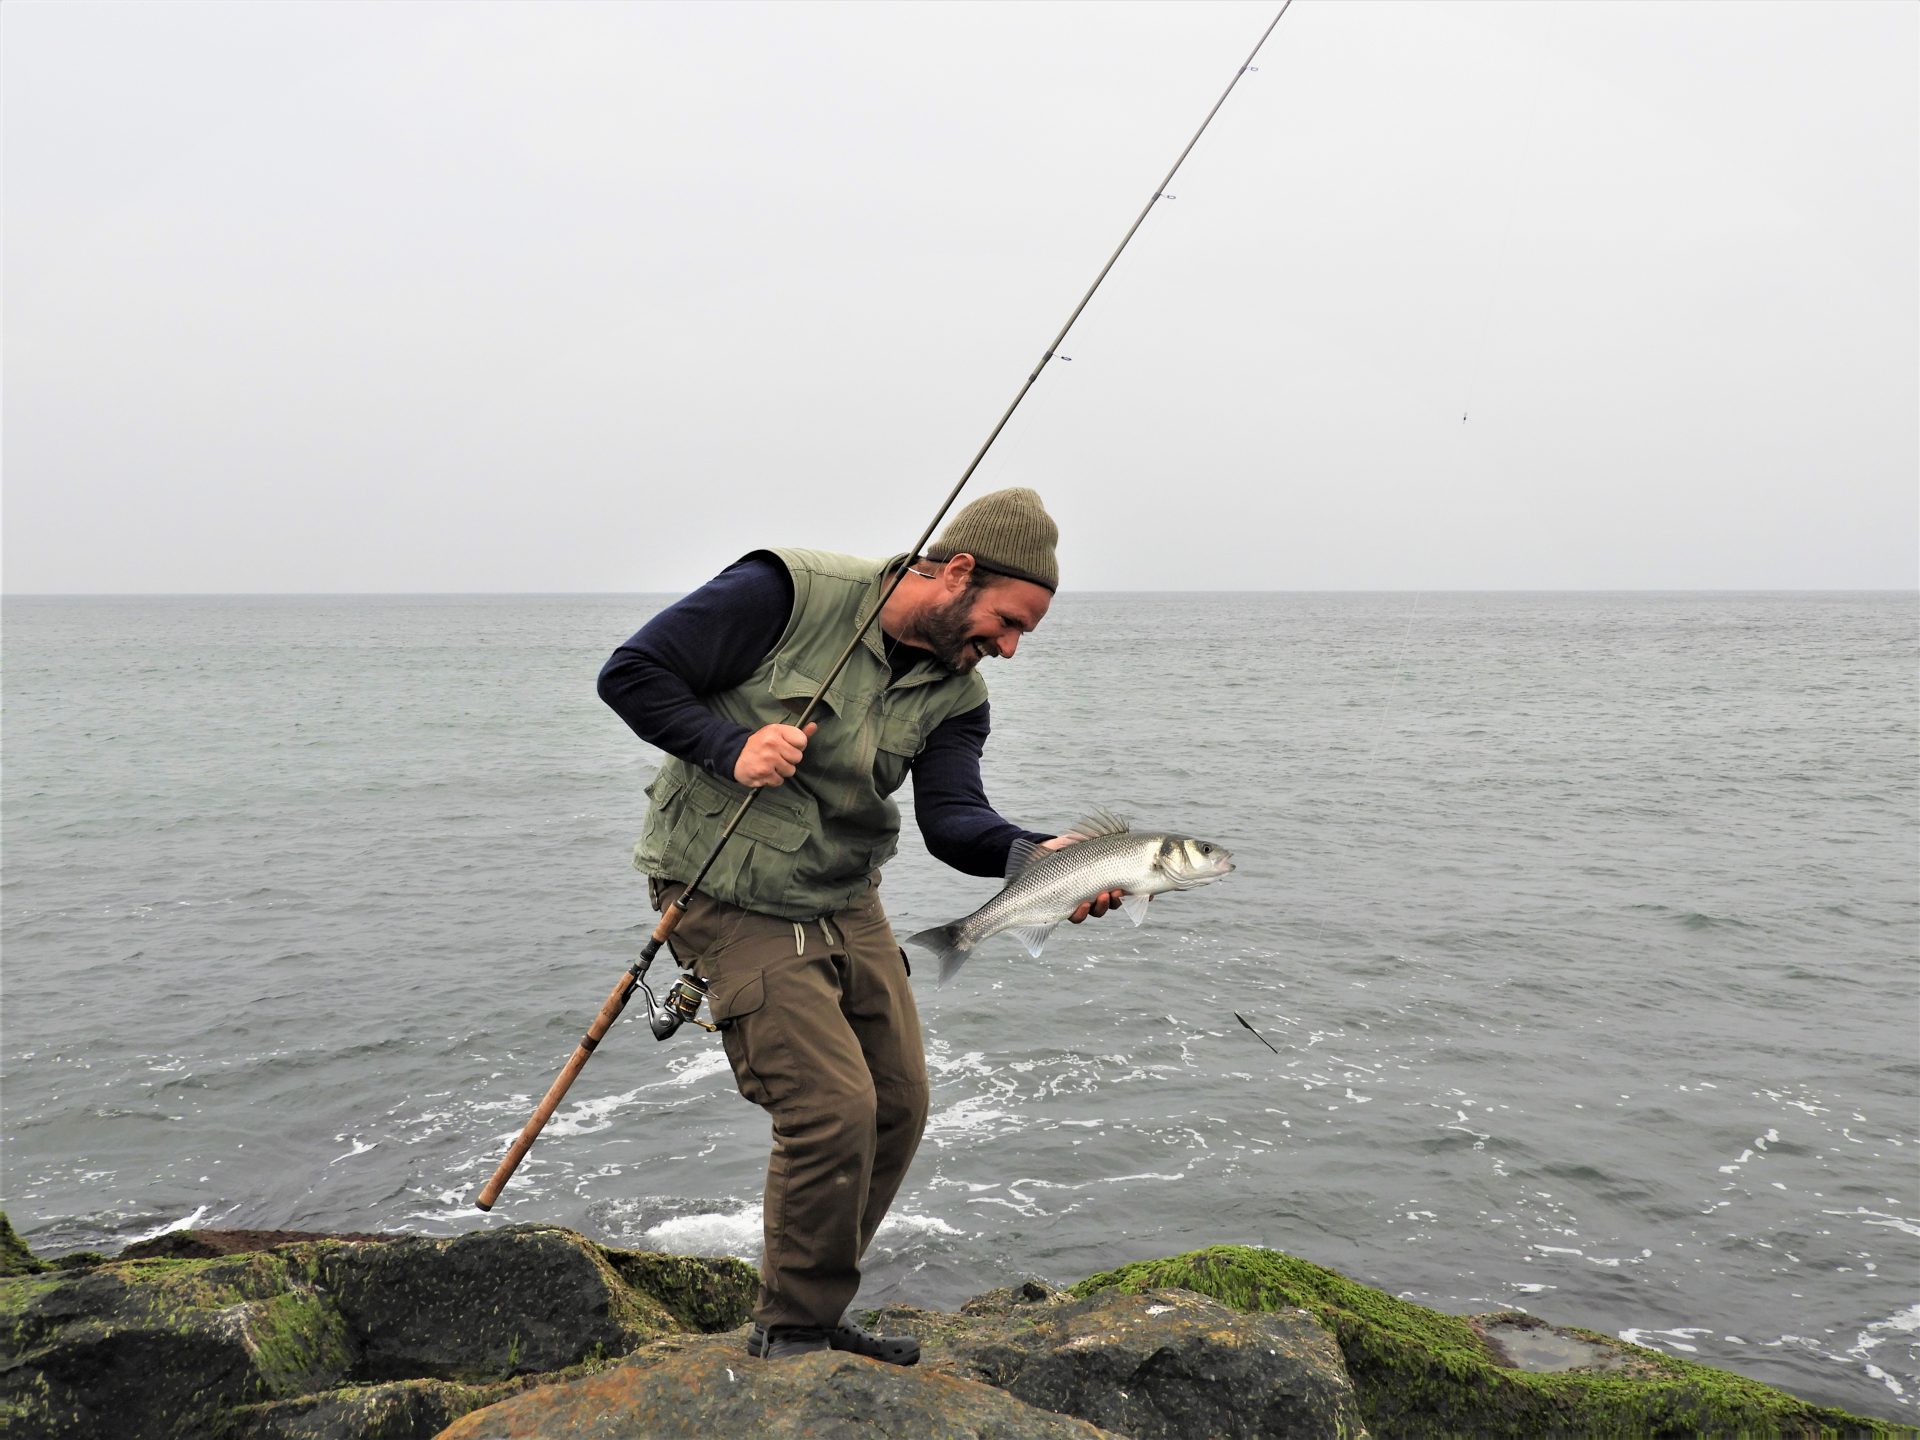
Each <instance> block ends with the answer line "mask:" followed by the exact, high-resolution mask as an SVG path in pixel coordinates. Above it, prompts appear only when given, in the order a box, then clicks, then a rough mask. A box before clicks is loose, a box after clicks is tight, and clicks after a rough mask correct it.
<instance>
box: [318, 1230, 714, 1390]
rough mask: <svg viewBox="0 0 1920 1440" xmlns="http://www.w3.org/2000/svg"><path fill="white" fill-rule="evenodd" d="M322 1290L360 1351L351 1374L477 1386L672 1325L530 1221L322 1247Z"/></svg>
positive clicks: (581, 1249) (614, 1277)
mask: <svg viewBox="0 0 1920 1440" xmlns="http://www.w3.org/2000/svg"><path fill="white" fill-rule="evenodd" d="M316 1259H317V1265H316V1274H317V1277H318V1282H319V1284H320V1285H321V1287H322V1288H323V1289H324V1290H325V1291H326V1292H327V1294H328V1295H329V1296H330V1298H331V1300H332V1302H333V1304H334V1305H335V1306H336V1307H337V1308H338V1309H339V1311H340V1314H341V1315H342V1316H343V1317H344V1318H345V1320H346V1322H347V1325H348V1327H349V1328H350V1329H351V1330H352V1332H353V1334H354V1337H355V1338H356V1340H358V1342H359V1345H360V1356H359V1363H358V1364H357V1365H356V1366H355V1378H357V1379H363V1380H405V1379H415V1378H422V1377H425V1378H432V1379H440V1380H478V1379H493V1378H504V1377H508V1376H513V1375H527V1374H533V1373H536V1372H538V1371H543V1370H564V1369H565V1368H566V1367H567V1366H569V1365H577V1364H579V1363H580V1362H581V1361H583V1360H586V1359H588V1358H589V1357H594V1356H599V1357H608V1358H610V1357H613V1356H618V1355H624V1354H626V1353H627V1351H629V1350H631V1349H633V1348H634V1347H635V1346H636V1345H638V1344H640V1343H641V1342H642V1341H644V1340H647V1339H650V1338H651V1337H652V1336H654V1335H657V1334H659V1333H660V1332H661V1331H662V1330H668V1329H674V1328H677V1327H676V1325H675V1321H674V1319H673V1317H672V1315H671V1314H670V1313H669V1312H668V1311H667V1309H666V1308H665V1307H664V1306H663V1305H661V1304H660V1302H659V1301H657V1300H654V1299H653V1298H652V1297H651V1296H646V1295H641V1294H636V1293H635V1292H634V1291H632V1290H631V1289H630V1288H629V1287H628V1286H627V1285H626V1284H625V1283H623V1282H622V1281H621V1279H620V1278H619V1276H618V1274H617V1273H616V1272H615V1271H614V1269H613V1267H612V1265H611V1264H610V1263H609V1262H608V1261H607V1259H606V1258H605V1256H604V1255H603V1254H602V1253H601V1251H600V1247H599V1246H597V1245H594V1244H593V1243H592V1242H591V1241H588V1240H585V1239H583V1238H582V1237H580V1236H578V1235H575V1234H573V1233H572V1232H571V1231H566V1230H559V1229H553V1228H548V1227H543V1226H536V1225H525V1226H522V1225H515V1226H508V1227H505V1228H502V1229H499V1230H483V1231H474V1232H472V1233H470V1234H467V1235H462V1236H460V1237H459V1238H458V1239H454V1240H428V1239H423V1238H420V1237H417V1236H413V1237H407V1238H404V1239H399V1240H393V1241H389V1242H387V1243H385V1244H380V1245H339V1246H328V1247H326V1248H325V1249H324V1250H322V1251H321V1252H319V1254H318V1255H317V1257H316Z"/></svg>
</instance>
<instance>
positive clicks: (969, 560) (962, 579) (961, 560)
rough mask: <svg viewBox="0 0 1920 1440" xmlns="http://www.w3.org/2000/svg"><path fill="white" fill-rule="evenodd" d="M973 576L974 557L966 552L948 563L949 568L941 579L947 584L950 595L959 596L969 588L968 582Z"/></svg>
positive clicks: (941, 573)
mask: <svg viewBox="0 0 1920 1440" xmlns="http://www.w3.org/2000/svg"><path fill="white" fill-rule="evenodd" d="M972 574H973V556H971V555H969V554H967V553H966V552H965V551H964V550H963V551H961V552H960V553H959V554H958V555H955V556H954V557H952V558H951V559H950V560H948V561H947V568H946V569H945V570H943V571H941V572H940V578H941V579H943V580H945V581H946V582H947V589H948V591H949V592H950V593H952V594H955V595H958V594H959V593H960V592H961V591H962V590H965V589H966V588H967V581H968V579H969V578H970V577H971V576H972Z"/></svg>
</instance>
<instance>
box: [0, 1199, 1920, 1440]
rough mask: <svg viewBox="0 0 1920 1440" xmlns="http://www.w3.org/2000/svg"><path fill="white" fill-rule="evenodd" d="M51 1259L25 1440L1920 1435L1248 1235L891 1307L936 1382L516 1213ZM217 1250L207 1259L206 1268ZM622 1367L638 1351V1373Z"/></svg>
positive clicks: (23, 1406)
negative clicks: (775, 1346) (796, 1351)
mask: <svg viewBox="0 0 1920 1440" xmlns="http://www.w3.org/2000/svg"><path fill="white" fill-rule="evenodd" d="M282 1234H284V1232H271V1231H269V1232H215V1233H213V1234H212V1235H208V1234H206V1233H203V1234H201V1235H200V1236H197V1237H196V1236H195V1235H194V1234H193V1233H192V1232H182V1235H181V1237H180V1238H178V1239H175V1238H174V1237H161V1238H162V1239H166V1240H168V1241H169V1244H170V1248H172V1249H173V1250H174V1255H173V1257H172V1258H160V1257H149V1258H128V1257H126V1256H121V1257H119V1258H117V1259H113V1260H105V1261H99V1262H97V1263H94V1262H87V1263H83V1264H81V1265H80V1268H71V1269H55V1268H49V1267H47V1266H45V1265H44V1264H43V1263H42V1262H40V1261H39V1260H37V1259H36V1258H35V1257H34V1256H33V1254H32V1252H31V1251H30V1250H28V1249H27V1247H26V1246H25V1245H23V1244H21V1243H20V1242H19V1239H18V1237H17V1236H13V1235H12V1232H11V1230H10V1229H7V1228H6V1227H5V1225H4V1219H3V1217H0V1261H4V1262H5V1263H6V1264H7V1266H8V1267H9V1268H10V1269H11V1272H12V1273H10V1274H9V1275H7V1276H5V1277H4V1278H0V1434H5V1435H6V1436H8V1437H12V1436H14V1435H19V1436H21V1437H23V1440H25V1437H32V1440H92V1437H100V1440H428V1437H430V1436H432V1435H434V1434H435V1433H437V1432H439V1431H440V1430H441V1429H442V1428H443V1427H450V1428H448V1429H447V1430H446V1433H447V1434H448V1436H449V1437H466V1440H481V1437H486V1440H505V1437H508V1436H514V1435H540V1436H543V1437H545V1436H555V1437H558V1436H581V1437H602V1440H612V1437H619V1436H647V1437H661V1440H671V1437H674V1436H694V1435H698V1436H703V1437H705V1436H714V1437H727V1440H731V1437H735V1436H739V1437H748V1436H768V1437H781V1436H788V1435H792V1436H796V1437H797V1436H800V1435H803V1434H804V1435H813V1436H821V1437H833V1436H842V1435H845V1436H901V1437H908V1436H910V1437H913V1440H926V1437H935V1440H937V1437H955V1440H960V1437H1004V1440H1020V1437H1028V1436H1032V1437H1063V1436H1077V1437H1082V1440H1085V1437H1097V1436H1101V1435H1109V1436H1116V1437H1125V1440H1186V1437H1195V1440H1198V1437H1201V1436H1205V1437H1208V1440H1212V1437H1222V1440H1225V1437H1235V1436H1255V1435H1261V1436H1278V1435H1286V1436H1355V1437H1357V1436H1360V1435H1362V1434H1364V1433H1366V1431H1364V1430H1362V1429H1361V1426H1362V1425H1364V1426H1366V1427H1367V1429H1368V1430H1370V1431H1371V1432H1372V1433H1373V1434H1374V1435H1376V1436H1388V1435H1392V1436H1416V1437H1417V1436H1429V1435H1433V1436H1437V1435H1475V1436H1528V1437H1531V1436H1534V1435H1541V1434H1557V1435H1582V1436H1585V1435H1617V1436H1636V1437H1637V1436H1642V1435H1654V1434H1661V1435H1688V1436H1693V1435H1716V1436H1717V1435H1726V1436H1732V1435H1748V1434H1752V1435H1767V1436H1794V1435H1835V1436H1856V1435H1859V1436H1866V1435H1887V1436H1893V1435H1907V1436H1909V1437H1914V1436H1916V1432H1914V1431H1912V1430H1911V1429H1909V1428H1903V1427H1900V1426H1896V1425H1891V1424H1886V1423H1881V1422H1875V1421H1871V1420H1867V1419H1863V1418H1861V1417H1859V1416H1854V1415H1848V1414H1846V1413H1844V1412H1842V1411H1839V1410H1831V1409H1825V1408H1822V1407H1818V1406H1814V1405H1810V1404H1807V1403H1806V1402H1804V1401H1801V1400H1799V1399H1796V1398H1795V1397H1793V1396H1791V1395H1787V1394H1785V1393H1783V1392H1781V1391H1778V1390H1774V1389H1772V1388H1771V1387H1769V1386H1766V1385H1762V1384H1759V1383H1758V1382H1755V1381H1752V1380H1747V1379H1744V1378H1743V1377H1740V1376H1736V1375H1730V1374H1727V1373H1725V1372H1722V1371H1717V1370H1711V1369H1708V1368H1707V1367H1705V1366H1701V1365H1694V1364H1690V1363H1688V1362H1686V1361H1683V1360H1676V1359H1673V1358H1671V1357H1669V1356H1666V1355H1662V1354H1659V1353H1658V1352H1656V1351H1651V1350H1644V1349H1641V1348H1639V1347H1637V1346H1633V1345H1627V1344H1623V1343H1622V1342H1620V1341H1618V1340H1614V1339H1610V1338H1609V1337H1607V1336H1605V1335H1599V1334H1595V1333H1593V1332H1591V1331H1584V1330H1575V1329H1571V1328H1565V1327H1556V1326H1551V1325H1548V1324H1546V1323H1545V1322H1544V1321H1541V1320H1539V1319H1537V1318H1535V1317H1533V1316H1529V1315H1524V1314H1520V1313H1518V1312H1503V1313H1500V1314H1496V1315H1483V1316H1467V1317H1463V1316H1456V1315H1442V1314H1440V1313H1438V1312H1436V1311H1432V1310H1427V1309H1424V1308H1422V1307H1421V1306H1418V1305H1411V1304H1408V1303H1406V1302H1405V1301H1401V1300H1396V1299H1394V1298H1393V1297H1392V1296H1390V1295H1386V1294H1384V1293H1382V1292H1381V1291H1379V1290H1375V1289H1372V1288H1371V1287H1369V1286H1366V1285H1360V1284H1356V1283H1355V1282H1353V1281H1351V1280H1348V1279H1346V1278H1345V1277H1343V1276H1341V1275H1338V1274H1336V1273H1334V1272H1333V1271H1331V1270H1326V1269H1322V1268H1321V1267H1320V1266H1317V1265H1312V1264H1309V1263H1308V1262H1306V1261H1304V1260H1297V1259H1294V1258H1293V1257H1291V1256H1288V1255H1283V1254H1280V1253H1278V1252H1276V1251H1270V1250H1256V1249H1248V1248H1245V1247H1238V1246H1222V1247H1218V1248H1215V1249H1211V1250H1200V1251H1194V1252H1192V1253H1190V1254H1187V1255H1179V1256H1174V1257H1172V1258H1170V1259H1166V1260H1156V1261H1148V1262H1142V1263H1140V1264H1136V1265H1128V1266H1125V1267H1122V1268H1121V1269H1119V1270H1115V1271H1112V1272H1110V1273H1108V1274H1104V1275H1096V1276H1093V1277H1091V1278H1090V1279H1088V1280H1085V1281H1083V1282H1081V1284H1079V1285H1077V1286H1075V1287H1073V1289H1072V1290H1070V1291H1065V1292H1062V1291H1056V1290H1053V1289H1051V1288H1049V1287H1048V1286H1047V1285H1045V1284H1043V1283H1041V1282H1039V1281H1037V1280H1030V1279H1029V1280H1022V1281H1018V1282H1016V1283H1014V1284H1012V1285H1009V1286H1007V1287H1005V1288H1002V1289H999V1290H995V1291H990V1292H989V1293H987V1294H985V1295H983V1296H981V1297H979V1298H978V1299H976V1300H972V1301H969V1302H968V1303H967V1304H966V1305H965V1306H963V1307H962V1308H961V1310H960V1312H959V1313H957V1314H939V1313H935V1312H930V1311H921V1310H912V1309H907V1308H904V1307H900V1308H895V1309H890V1310H887V1311H883V1312H880V1313H879V1314H878V1315H875V1316H870V1317H867V1323H868V1324H869V1325H871V1326H873V1327H874V1328H876V1329H878V1330H881V1331H883V1332H885V1331H889V1330H895V1329H906V1330H909V1331H911V1332H912V1333H914V1334H916V1335H918V1336H919V1337H920V1339H921V1341H922V1344H923V1346H924V1347H925V1358H924V1359H923V1361H922V1363H921V1364H920V1365H918V1366H916V1367H913V1368H911V1369H902V1368H899V1367H895V1366H888V1365H882V1364H880V1363H878V1362H876V1361H871V1360H865V1359H861V1358H859V1357H857V1356H852V1355H842V1354H835V1353H832V1352H823V1353H820V1354H814V1355H806V1356H801V1357H798V1358H796V1359H793V1360H786V1361H776V1362H765V1361H757V1360H751V1359H749V1358H748V1356H747V1354H746V1333H745V1330H744V1328H742V1327H743V1326H744V1322H745V1320H746V1318H747V1314H748V1307H749V1304H750V1302H751V1300H752V1297H753V1293H754V1289H755V1276H754V1273H753V1271H752V1270H751V1269H750V1268H749V1267H747V1266H746V1265H743V1264H741V1263H740V1262H739V1261H737V1260H727V1259H721V1260H708V1259H697V1258H692V1257H687V1256H676V1255H661V1254H654V1253H650V1252H630V1251H622V1250H612V1249H608V1248H606V1247H604V1246H600V1245H596V1244H594V1243H593V1242H591V1241H589V1240H586V1239H584V1238H583V1237H581V1236H579V1235H576V1234H573V1233H572V1232H571V1231H566V1230H560V1229H556V1228H553V1227H548V1226H537V1225H533V1226H524V1225H523V1226H508V1227H502V1228H498V1229H488V1230H481V1231H475V1232H472V1233H469V1234H466V1235H462V1236H460V1237H458V1238H456V1239H439V1240H434V1239H424V1238H421V1237H417V1236H385V1237H380V1238H378V1239H374V1240H366V1241H352V1242H343V1241H340V1240H335V1239H325V1240H315V1239H311V1238H308V1239H302V1240H298V1241H296V1242H293V1243H282V1244H272V1245H271V1247H270V1248H266V1249H255V1248H252V1247H253V1246H255V1245H259V1244H263V1243H268V1242H271V1241H275V1240H278V1239H280V1238H281V1235H282ZM182 1256H191V1257H194V1258H181V1257H182ZM621 1357H624V1358H621Z"/></svg>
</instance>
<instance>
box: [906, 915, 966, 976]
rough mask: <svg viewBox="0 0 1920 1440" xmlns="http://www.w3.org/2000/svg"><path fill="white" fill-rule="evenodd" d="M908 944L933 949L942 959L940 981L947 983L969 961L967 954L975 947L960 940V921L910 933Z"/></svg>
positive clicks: (940, 959)
mask: <svg viewBox="0 0 1920 1440" xmlns="http://www.w3.org/2000/svg"><path fill="white" fill-rule="evenodd" d="M907 944H909V945H918V946H919V947H920V948H921V949H922V950H931V951H932V952H933V953H934V955H935V956H936V957H938V959H939V961H940V983H941V984H942V985H944V984H946V983H947V981H949V980H951V979H952V978H953V975H954V972H955V971H956V970H958V969H959V968H960V967H961V966H962V965H964V964H966V963H967V956H969V955H971V954H972V953H973V947H972V946H970V945H963V944H962V943H961V942H960V922H959V921H958V920H956V921H954V922H953V923H952V924H951V925H936V926H934V927H933V928H932V929H931V930H922V931H920V932H919V933H918V934H917V935H909V936H908V937H907Z"/></svg>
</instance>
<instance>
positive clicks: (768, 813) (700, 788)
mask: <svg viewBox="0 0 1920 1440" xmlns="http://www.w3.org/2000/svg"><path fill="white" fill-rule="evenodd" d="M692 780H693V785H692V787H691V790H690V793H689V794H688V797H687V798H688V801H689V802H690V803H691V804H692V806H693V808H694V809H695V810H696V811H698V812H699V813H700V814H702V815H704V816H706V817H707V818H708V819H709V820H713V819H718V818H719V817H720V816H722V815H726V814H731V813H732V812H733V810H734V809H735V808H736V807H737V806H738V805H739V804H740V800H741V798H742V797H743V796H744V795H745V794H746V791H745V790H744V789H742V788H741V787H739V786H737V785H736V786H732V787H730V788H728V789H725V790H723V789H721V788H720V787H719V786H718V785H716V784H715V783H714V782H713V781H711V780H709V779H708V778H707V777H706V776H705V775H702V774H699V773H697V772H696V773H694V774H693V775H692ZM803 814H804V812H803V811H802V809H801V807H800V806H799V805H798V804H796V803H795V802H793V801H791V800H782V799H780V798H778V796H776V795H773V794H763V795H761V797H760V798H759V799H758V800H756V801H754V802H753V808H752V809H751V810H749V811H747V813H746V815H745V816H744V817H743V818H742V819H741V821H740V828H739V830H737V831H736V832H735V833H736V834H739V835H744V836H746V838H747V839H749V840H753V841H756V842H758V843H759V844H761V845H768V846H771V847H772V848H773V849H775V850H778V851H780V852H781V853H782V854H784V855H791V854H793V853H794V852H795V851H797V850H798V849H799V848H800V847H801V846H802V845H804V844H806V843H807V824H806V820H805V819H804V818H803Z"/></svg>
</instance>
